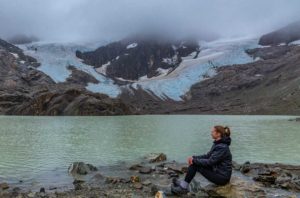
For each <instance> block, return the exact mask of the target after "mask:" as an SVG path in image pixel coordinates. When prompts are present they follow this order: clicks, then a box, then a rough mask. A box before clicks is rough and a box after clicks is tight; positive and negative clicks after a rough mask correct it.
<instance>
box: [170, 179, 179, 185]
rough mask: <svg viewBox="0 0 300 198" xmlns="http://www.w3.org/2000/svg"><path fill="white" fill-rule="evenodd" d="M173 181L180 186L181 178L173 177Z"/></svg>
mask: <svg viewBox="0 0 300 198" xmlns="http://www.w3.org/2000/svg"><path fill="white" fill-rule="evenodd" d="M172 183H173V184H174V186H179V185H180V180H179V179H178V178H173V179H172Z"/></svg>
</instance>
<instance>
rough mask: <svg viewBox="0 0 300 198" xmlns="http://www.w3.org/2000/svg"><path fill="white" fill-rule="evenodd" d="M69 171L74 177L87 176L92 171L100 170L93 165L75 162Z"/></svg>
mask: <svg viewBox="0 0 300 198" xmlns="http://www.w3.org/2000/svg"><path fill="white" fill-rule="evenodd" d="M68 170H69V173H70V174H72V175H74V174H78V175H86V174H88V173H90V172H92V171H97V170H98V169H97V168H96V167H95V166H93V165H91V164H85V163H84V162H74V163H72V164H71V165H70V167H69V169H68Z"/></svg>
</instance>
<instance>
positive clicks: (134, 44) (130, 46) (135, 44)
mask: <svg viewBox="0 0 300 198" xmlns="http://www.w3.org/2000/svg"><path fill="white" fill-rule="evenodd" d="M137 46H138V44H137V43H132V44H130V45H127V47H126V48H127V49H131V48H135V47H137Z"/></svg>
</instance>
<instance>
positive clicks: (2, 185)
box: [0, 182, 9, 190]
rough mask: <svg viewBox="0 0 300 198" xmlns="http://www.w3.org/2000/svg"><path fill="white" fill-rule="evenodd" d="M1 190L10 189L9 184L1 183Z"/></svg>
mask: <svg viewBox="0 0 300 198" xmlns="http://www.w3.org/2000/svg"><path fill="white" fill-rule="evenodd" d="M0 189H2V190H6V189H9V185H8V184H7V183H5V182H4V183H1V184H0Z"/></svg>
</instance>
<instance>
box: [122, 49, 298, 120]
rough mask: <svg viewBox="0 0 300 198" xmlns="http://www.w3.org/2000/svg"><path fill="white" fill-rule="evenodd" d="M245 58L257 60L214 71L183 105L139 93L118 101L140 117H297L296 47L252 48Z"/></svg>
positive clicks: (188, 95)
mask: <svg viewBox="0 0 300 198" xmlns="http://www.w3.org/2000/svg"><path fill="white" fill-rule="evenodd" d="M282 48H284V49H282ZM279 52H280V53H279ZM274 54H276V56H274ZM249 55H251V56H255V57H257V58H259V60H258V61H255V62H252V63H247V64H239V65H231V66H228V65H226V66H222V67H219V68H217V71H216V75H214V76H212V77H210V78H207V79H205V80H203V81H200V82H198V83H195V84H194V85H193V86H192V87H191V89H190V91H189V92H188V93H187V94H186V96H185V98H184V100H183V101H178V102H174V101H173V100H161V99H159V98H154V97H152V96H151V94H148V93H147V92H145V91H144V90H142V89H139V90H137V91H135V93H134V96H135V97H130V96H129V94H126V93H123V95H122V97H121V98H122V99H123V100H124V101H127V102H128V104H131V105H132V106H133V107H134V108H135V109H132V111H136V112H138V113H140V114H144V113H150V114H157V113H159V114H270V115H272V114H278V115H288V114H293V115H299V113H300V100H299V98H300V89H299V85H300V67H299V65H300V46H296V45H290V46H288V45H286V46H273V47H268V48H256V49H252V50H251V51H250V52H249ZM261 57H263V58H261Z"/></svg>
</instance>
